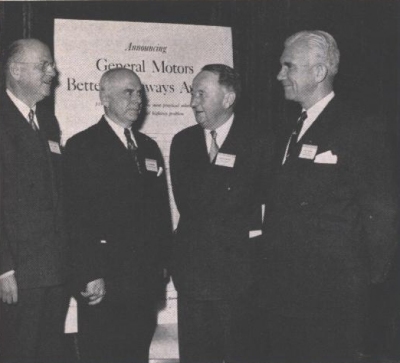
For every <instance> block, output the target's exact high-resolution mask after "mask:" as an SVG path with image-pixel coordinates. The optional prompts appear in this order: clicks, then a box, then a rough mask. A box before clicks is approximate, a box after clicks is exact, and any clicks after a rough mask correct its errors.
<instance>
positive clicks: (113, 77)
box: [100, 68, 142, 128]
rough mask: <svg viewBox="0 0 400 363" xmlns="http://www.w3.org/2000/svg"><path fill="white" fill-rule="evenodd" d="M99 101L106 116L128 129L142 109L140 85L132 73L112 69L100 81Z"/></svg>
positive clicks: (122, 69)
mask: <svg viewBox="0 0 400 363" xmlns="http://www.w3.org/2000/svg"><path fill="white" fill-rule="evenodd" d="M100 100H101V104H102V105H103V106H104V110H105V113H106V115H107V116H108V117H109V118H110V119H111V120H112V121H113V122H115V123H116V124H118V125H120V126H122V127H124V128H130V127H131V126H132V124H133V123H134V122H135V121H136V120H137V119H138V117H139V114H140V111H141V109H142V83H141V82H140V78H139V77H138V76H137V75H136V73H134V72H133V71H131V70H129V69H126V68H114V69H111V70H109V71H107V72H105V73H104V74H103V76H102V77H101V79H100Z"/></svg>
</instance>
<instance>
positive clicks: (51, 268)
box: [0, 39, 69, 363]
mask: <svg viewBox="0 0 400 363" xmlns="http://www.w3.org/2000/svg"><path fill="white" fill-rule="evenodd" d="M4 64H5V76H6V88H7V89H6V92H3V94H2V96H1V107H0V128H1V132H0V170H1V174H0V196H1V200H0V208H1V214H0V232H1V236H0V297H1V300H2V303H1V304H0V314H1V318H0V319H1V320H0V322H1V323H0V331H1V336H0V339H1V342H0V347H1V348H0V355H1V359H0V361H1V362H2V363H11V362H15V363H31V362H40V363H45V362H49V363H50V362H65V361H66V357H65V353H66V352H65V345H64V343H65V342H64V339H65V337H64V334H63V333H64V321H65V316H66V313H67V308H68V301H69V297H68V294H67V291H66V288H65V282H66V278H67V265H66V259H67V243H66V240H67V239H66V233H65V228H64V227H65V226H64V221H63V212H62V192H61V184H60V181H61V178H60V176H61V175H60V174H61V165H60V159H61V150H60V145H59V141H60V133H59V128H58V124H57V120H56V118H55V116H54V114H53V113H52V112H50V111H49V110H47V109H46V108H45V107H44V105H41V104H38V102H39V101H41V100H42V99H44V98H45V97H47V96H48V95H49V94H50V86H51V83H52V80H53V78H54V76H55V75H56V71H55V65H54V62H53V59H52V56H51V54H50V50H49V48H48V47H47V46H46V45H45V44H43V43H42V42H40V41H38V40H35V39H22V40H18V41H16V42H14V43H12V44H11V46H10V48H9V49H8V54H7V57H6V61H5V63H4Z"/></svg>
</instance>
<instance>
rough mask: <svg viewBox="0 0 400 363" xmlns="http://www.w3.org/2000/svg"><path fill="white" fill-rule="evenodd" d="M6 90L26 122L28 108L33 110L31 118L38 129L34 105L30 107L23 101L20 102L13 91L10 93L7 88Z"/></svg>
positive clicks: (27, 119)
mask: <svg viewBox="0 0 400 363" xmlns="http://www.w3.org/2000/svg"><path fill="white" fill-rule="evenodd" d="M6 92H7V94H8V96H9V97H10V98H11V101H12V102H13V103H14V105H15V106H16V107H17V108H18V110H19V112H21V113H22V115H23V116H24V117H25V119H26V121H28V123H29V112H30V110H33V112H34V113H35V115H34V117H33V120H34V122H35V124H36V127H37V128H38V129H39V123H38V120H37V117H36V105H35V106H33V107H32V108H30V107H29V106H27V105H26V104H25V103H24V102H22V101H21V100H20V99H19V98H17V96H15V95H14V93H12V92H11V91H10V90H9V89H6Z"/></svg>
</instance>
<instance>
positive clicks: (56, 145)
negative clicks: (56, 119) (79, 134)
mask: <svg viewBox="0 0 400 363" xmlns="http://www.w3.org/2000/svg"><path fill="white" fill-rule="evenodd" d="M49 148H50V151H51V152H52V153H54V154H61V149H60V144H59V143H58V142H55V141H51V140H49Z"/></svg>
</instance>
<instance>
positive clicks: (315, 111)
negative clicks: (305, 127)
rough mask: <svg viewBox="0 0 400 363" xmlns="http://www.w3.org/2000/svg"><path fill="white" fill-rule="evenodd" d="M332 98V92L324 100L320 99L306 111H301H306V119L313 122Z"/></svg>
mask: <svg viewBox="0 0 400 363" xmlns="http://www.w3.org/2000/svg"><path fill="white" fill-rule="evenodd" d="M333 97H335V92H333V91H332V92H330V93H328V94H327V95H326V96H325V97H324V98H322V99H320V100H319V101H318V102H317V103H316V104H315V105H313V106H311V107H310V108H309V109H308V110H304V109H303V111H307V118H310V119H314V120H315V119H316V118H317V117H318V116H319V114H320V113H321V112H322V111H323V110H324V108H325V107H326V106H327V104H328V103H329V102H330V101H331V100H332V98H333Z"/></svg>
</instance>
